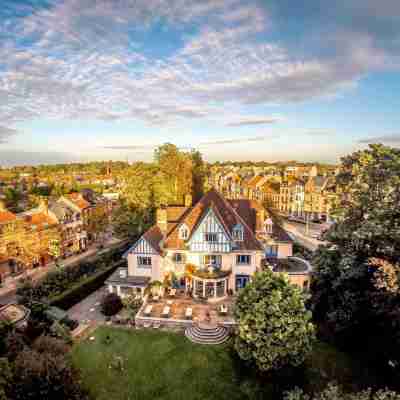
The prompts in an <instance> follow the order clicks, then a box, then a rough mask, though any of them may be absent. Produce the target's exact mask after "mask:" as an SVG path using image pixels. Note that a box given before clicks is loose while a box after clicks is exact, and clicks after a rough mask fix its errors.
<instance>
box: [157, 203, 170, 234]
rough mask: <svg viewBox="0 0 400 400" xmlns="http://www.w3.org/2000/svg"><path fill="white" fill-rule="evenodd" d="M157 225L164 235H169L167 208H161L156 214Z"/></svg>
mask: <svg viewBox="0 0 400 400" xmlns="http://www.w3.org/2000/svg"><path fill="white" fill-rule="evenodd" d="M156 223H157V226H158V227H159V228H160V230H161V232H162V233H163V235H165V234H166V233H167V227H168V218H167V208H166V207H161V208H158V209H157V212H156Z"/></svg>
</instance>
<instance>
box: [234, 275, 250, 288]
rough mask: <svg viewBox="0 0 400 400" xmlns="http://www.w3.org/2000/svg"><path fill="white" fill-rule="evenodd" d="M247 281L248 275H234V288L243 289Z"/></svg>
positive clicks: (248, 279)
mask: <svg viewBox="0 0 400 400" xmlns="http://www.w3.org/2000/svg"><path fill="white" fill-rule="evenodd" d="M249 281H250V276H249V275H236V290H239V289H243V288H244V287H245V286H246V285H247V283H248V282H249Z"/></svg>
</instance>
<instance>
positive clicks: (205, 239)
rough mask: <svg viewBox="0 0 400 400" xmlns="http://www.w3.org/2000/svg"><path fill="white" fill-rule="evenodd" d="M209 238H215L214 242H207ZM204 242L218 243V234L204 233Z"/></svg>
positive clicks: (209, 241)
mask: <svg viewBox="0 0 400 400" xmlns="http://www.w3.org/2000/svg"><path fill="white" fill-rule="evenodd" d="M210 237H215V240H209V239H210ZM204 241H205V242H207V243H218V233H215V232H206V233H204Z"/></svg>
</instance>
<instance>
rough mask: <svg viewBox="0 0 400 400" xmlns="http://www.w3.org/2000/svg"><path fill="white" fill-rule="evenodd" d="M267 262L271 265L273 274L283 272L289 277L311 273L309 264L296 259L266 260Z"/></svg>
mask: <svg viewBox="0 0 400 400" xmlns="http://www.w3.org/2000/svg"><path fill="white" fill-rule="evenodd" d="M267 262H268V263H269V264H271V265H272V269H273V271H274V272H285V273H287V274H289V275H304V274H309V273H310V272H311V266H310V264H309V263H308V262H307V261H306V260H303V259H301V258H298V257H288V258H285V259H280V258H279V259H278V258H275V259H272V258H271V259H267Z"/></svg>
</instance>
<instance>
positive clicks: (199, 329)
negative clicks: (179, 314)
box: [185, 324, 229, 344]
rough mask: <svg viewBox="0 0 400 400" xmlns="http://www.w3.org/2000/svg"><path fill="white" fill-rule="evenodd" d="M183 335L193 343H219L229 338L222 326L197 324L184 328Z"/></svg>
mask: <svg viewBox="0 0 400 400" xmlns="http://www.w3.org/2000/svg"><path fill="white" fill-rule="evenodd" d="M185 336H186V337H187V338H188V339H189V340H190V341H192V342H193V343H198V344H221V343H224V342H225V341H226V340H227V339H228V338H229V331H228V329H226V328H225V327H224V326H218V325H207V324H198V325H192V326H189V327H188V328H186V330H185Z"/></svg>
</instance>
